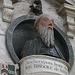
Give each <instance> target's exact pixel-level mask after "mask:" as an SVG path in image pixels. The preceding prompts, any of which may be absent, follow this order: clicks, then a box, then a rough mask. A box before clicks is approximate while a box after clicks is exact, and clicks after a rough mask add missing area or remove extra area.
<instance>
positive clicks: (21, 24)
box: [6, 15, 74, 67]
mask: <svg viewBox="0 0 75 75" xmlns="http://www.w3.org/2000/svg"><path fill="white" fill-rule="evenodd" d="M36 18H37V17H36V16H32V15H24V16H21V17H19V18H17V19H15V20H14V21H13V22H12V23H11V24H10V26H9V28H8V30H7V35H6V43H7V48H8V51H9V53H10V56H11V58H12V59H13V61H14V62H15V63H18V62H19V60H20V59H22V56H20V55H21V52H22V50H23V48H24V45H25V43H27V41H28V40H31V39H34V38H36V37H37V35H36V32H35V29H34V28H35V27H34V21H35V19H36ZM54 39H55V46H56V48H57V50H61V52H62V54H63V56H64V57H65V61H66V62H68V63H69V64H70V66H71V67H72V65H73V60H74V58H73V57H74V56H73V50H72V46H71V44H70V42H69V40H68V38H67V37H66V35H65V33H63V31H62V30H60V29H59V28H58V27H57V25H54ZM35 41H36V39H35ZM37 44H38V42H37ZM37 46H38V45H37ZM31 49H32V48H31ZM30 51H32V50H30ZM29 53H30V52H29ZM31 53H33V52H31ZM66 54H67V55H66Z"/></svg>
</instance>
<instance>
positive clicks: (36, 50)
mask: <svg viewBox="0 0 75 75" xmlns="http://www.w3.org/2000/svg"><path fill="white" fill-rule="evenodd" d="M53 27H54V20H53V19H52V17H51V16H50V15H48V14H42V15H41V16H39V18H38V19H37V20H36V21H35V23H34V28H35V32H36V34H35V38H33V39H30V40H28V41H26V42H25V45H24V48H23V50H22V52H21V57H22V58H23V57H26V56H29V55H48V56H52V57H56V58H60V59H63V60H65V58H64V56H63V54H62V52H61V50H59V49H57V48H56V46H55V43H54V31H53Z"/></svg>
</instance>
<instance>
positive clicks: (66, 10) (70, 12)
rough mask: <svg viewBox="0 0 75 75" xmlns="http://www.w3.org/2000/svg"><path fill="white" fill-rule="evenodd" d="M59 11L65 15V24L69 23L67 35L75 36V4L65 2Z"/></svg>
mask: <svg viewBox="0 0 75 75" xmlns="http://www.w3.org/2000/svg"><path fill="white" fill-rule="evenodd" d="M58 13H59V14H60V13H61V14H62V15H63V16H64V17H65V21H66V22H65V25H67V36H68V37H69V38H74V32H75V6H74V5H70V4H67V3H64V4H63V5H62V6H61V8H60V9H59V11H58Z"/></svg>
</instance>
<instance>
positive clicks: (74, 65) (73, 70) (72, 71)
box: [69, 37, 75, 75]
mask: <svg viewBox="0 0 75 75" xmlns="http://www.w3.org/2000/svg"><path fill="white" fill-rule="evenodd" d="M69 40H70V42H71V44H72V47H73V52H74V64H73V67H72V69H71V71H70V73H69V75H74V74H75V37H74V39H70V38H69Z"/></svg>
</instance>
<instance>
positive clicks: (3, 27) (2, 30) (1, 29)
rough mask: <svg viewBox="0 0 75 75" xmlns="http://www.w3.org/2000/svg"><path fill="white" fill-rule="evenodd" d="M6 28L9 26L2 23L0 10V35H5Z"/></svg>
mask: <svg viewBox="0 0 75 75" xmlns="http://www.w3.org/2000/svg"><path fill="white" fill-rule="evenodd" d="M8 26H9V23H6V22H3V21H2V11H1V10H0V34H1V35H5V34H6V30H7V28H8Z"/></svg>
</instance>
